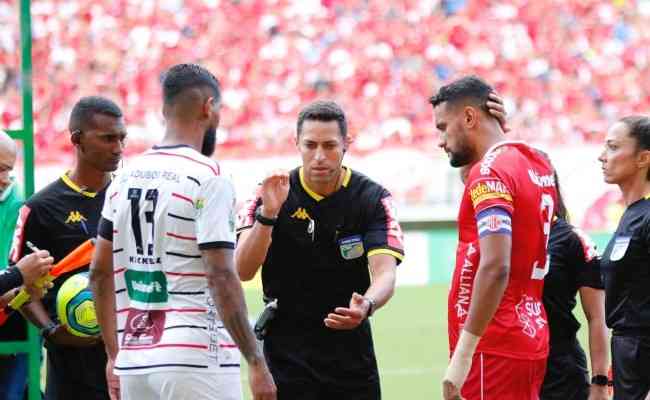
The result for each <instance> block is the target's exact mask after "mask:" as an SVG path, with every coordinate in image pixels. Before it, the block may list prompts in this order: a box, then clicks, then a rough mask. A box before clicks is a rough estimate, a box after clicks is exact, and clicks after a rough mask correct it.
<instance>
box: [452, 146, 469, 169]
mask: <svg viewBox="0 0 650 400" xmlns="http://www.w3.org/2000/svg"><path fill="white" fill-rule="evenodd" d="M471 161H472V150H471V148H470V147H469V146H468V145H467V144H466V143H460V145H459V146H458V150H457V151H450V152H449V164H451V166H452V167H454V168H458V167H463V166H465V165H468V164H469V163H470V162H471Z"/></svg>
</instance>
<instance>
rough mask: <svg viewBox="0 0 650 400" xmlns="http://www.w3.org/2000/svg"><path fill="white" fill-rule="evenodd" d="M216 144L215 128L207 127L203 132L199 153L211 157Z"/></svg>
mask: <svg viewBox="0 0 650 400" xmlns="http://www.w3.org/2000/svg"><path fill="white" fill-rule="evenodd" d="M216 145H217V128H214V127H211V126H210V127H208V128H207V129H206V130H205V133H204V134H203V144H202V145H201V154H203V155H204V156H206V157H212V154H214V149H215V147H216Z"/></svg>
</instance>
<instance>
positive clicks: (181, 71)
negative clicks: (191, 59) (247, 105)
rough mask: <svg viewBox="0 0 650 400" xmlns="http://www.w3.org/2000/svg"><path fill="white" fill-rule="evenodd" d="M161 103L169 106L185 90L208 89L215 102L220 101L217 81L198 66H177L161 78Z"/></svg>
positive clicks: (208, 72)
mask: <svg viewBox="0 0 650 400" xmlns="http://www.w3.org/2000/svg"><path fill="white" fill-rule="evenodd" d="M162 87H163V101H164V102H165V104H166V105H171V104H172V103H173V102H174V99H175V98H176V96H178V95H179V94H180V93H182V92H184V91H185V90H187V89H192V88H206V87H207V88H209V89H210V90H212V93H213V95H214V97H215V99H216V100H217V101H220V100H221V90H220V87H219V80H218V79H217V78H216V77H215V76H214V75H212V73H211V72H210V71H208V70H207V69H205V68H203V67H202V66H200V65H198V64H177V65H174V66H173V67H171V68H170V69H169V70H167V72H165V73H164V74H163V77H162Z"/></svg>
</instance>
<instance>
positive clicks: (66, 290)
mask: <svg viewBox="0 0 650 400" xmlns="http://www.w3.org/2000/svg"><path fill="white" fill-rule="evenodd" d="M56 314H57V316H58V317H59V321H60V322H61V323H62V324H65V325H66V327H67V328H68V331H70V333H72V334H73V335H75V336H81V337H89V336H96V335H98V334H99V325H98V324H97V314H95V304H94V303H93V294H92V292H91V291H90V288H89V287H88V273H87V272H82V273H79V274H76V275H73V276H71V277H70V278H68V279H67V280H66V281H65V282H64V283H63V285H61V288H60V289H59V293H58V294H57V295H56Z"/></svg>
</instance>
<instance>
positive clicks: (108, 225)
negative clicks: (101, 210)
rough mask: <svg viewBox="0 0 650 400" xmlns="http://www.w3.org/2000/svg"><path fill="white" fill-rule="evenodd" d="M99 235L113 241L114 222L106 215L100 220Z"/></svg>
mask: <svg viewBox="0 0 650 400" xmlns="http://www.w3.org/2000/svg"><path fill="white" fill-rule="evenodd" d="M97 235H98V236H99V237H101V238H103V239H106V240H108V241H109V242H112V241H113V222H112V221H111V220H108V219H106V218H104V217H101V218H100V220H99V227H98V228H97Z"/></svg>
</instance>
